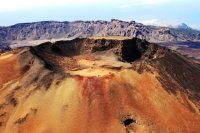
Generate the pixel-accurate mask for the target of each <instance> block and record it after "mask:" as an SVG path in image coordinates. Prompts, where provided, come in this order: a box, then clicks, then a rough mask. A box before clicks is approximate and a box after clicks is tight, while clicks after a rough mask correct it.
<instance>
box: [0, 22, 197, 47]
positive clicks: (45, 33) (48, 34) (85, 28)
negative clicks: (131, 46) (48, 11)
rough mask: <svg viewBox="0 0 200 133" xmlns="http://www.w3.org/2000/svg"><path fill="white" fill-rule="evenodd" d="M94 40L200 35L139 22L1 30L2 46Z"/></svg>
mask: <svg viewBox="0 0 200 133" xmlns="http://www.w3.org/2000/svg"><path fill="white" fill-rule="evenodd" d="M91 36H126V37H137V38H140V39H146V40H147V41H150V42H177V41H200V31H196V30H192V29H188V28H167V27H156V26H147V25H143V24H141V23H136V22H135V21H131V22H125V21H121V20H116V19H112V20H111V21H101V20H99V21H74V22H67V21H66V22H57V21H43V22H35V23H21V24H16V25H13V26H8V27H0V42H1V43H2V42H6V43H8V44H9V43H11V42H13V41H22V40H43V39H59V38H77V37H91Z"/></svg>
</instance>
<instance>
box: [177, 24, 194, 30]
mask: <svg viewBox="0 0 200 133" xmlns="http://www.w3.org/2000/svg"><path fill="white" fill-rule="evenodd" d="M176 28H179V29H192V28H191V27H189V26H188V25H187V24H185V23H181V24H179V25H177V26H176Z"/></svg>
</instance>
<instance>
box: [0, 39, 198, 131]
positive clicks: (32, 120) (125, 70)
mask: <svg viewBox="0 0 200 133" xmlns="http://www.w3.org/2000/svg"><path fill="white" fill-rule="evenodd" d="M0 68H1V69H0V132H5V133H15V132H16V133H17V132H20V133H43V132H47V133H52V132H53V133H65V132H69V133H106V132H107V133H128V132H141V133H150V132H162V133H171V132H174V133H175V132H176V133H183V132H185V133H198V132H199V131H200V126H199V125H200V101H199V100H200V80H199V79H200V66H199V65H198V64H195V63H193V62H191V61H190V60H189V59H187V58H186V57H183V56H182V55H180V54H178V53H176V52H174V51H171V50H169V49H166V48H163V47H161V46H158V45H156V44H150V43H148V42H146V41H144V40H140V39H135V38H134V39H131V40H106V39H76V40H72V41H61V42H56V43H55V44H52V43H45V44H42V45H39V46H36V47H31V48H21V49H17V50H15V51H10V52H7V53H4V54H2V55H0Z"/></svg>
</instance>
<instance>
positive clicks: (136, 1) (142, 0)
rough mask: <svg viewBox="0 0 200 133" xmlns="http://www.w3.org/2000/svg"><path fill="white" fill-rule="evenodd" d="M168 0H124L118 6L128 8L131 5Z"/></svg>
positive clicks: (159, 2) (166, 0)
mask: <svg viewBox="0 0 200 133" xmlns="http://www.w3.org/2000/svg"><path fill="white" fill-rule="evenodd" d="M167 2H169V0H133V1H126V2H124V3H126V4H122V5H121V6H120V8H130V7H133V6H140V5H160V4H165V3H167Z"/></svg>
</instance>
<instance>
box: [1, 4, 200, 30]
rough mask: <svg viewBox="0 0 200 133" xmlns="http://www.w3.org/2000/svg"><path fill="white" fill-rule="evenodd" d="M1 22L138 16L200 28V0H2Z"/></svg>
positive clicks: (140, 19)
mask: <svg viewBox="0 0 200 133" xmlns="http://www.w3.org/2000/svg"><path fill="white" fill-rule="evenodd" d="M0 3H1V4H0V25H1V26H8V25H13V24H16V23H22V22H35V21H46V20H56V21H73V20H110V19H112V18H116V19H121V20H125V21H130V20H136V21H138V22H142V23H145V24H154V25H170V24H171V25H177V24H178V23H182V22H184V23H186V24H188V25H189V26H192V27H195V28H199V29H200V8H199V5H200V0H0Z"/></svg>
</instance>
